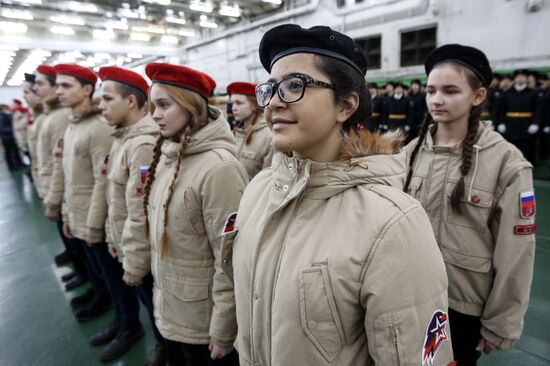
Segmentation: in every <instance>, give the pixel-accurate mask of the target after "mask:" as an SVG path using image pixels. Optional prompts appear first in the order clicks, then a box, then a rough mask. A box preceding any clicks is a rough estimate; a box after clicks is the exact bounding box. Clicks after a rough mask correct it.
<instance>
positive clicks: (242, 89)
mask: <svg viewBox="0 0 550 366" xmlns="http://www.w3.org/2000/svg"><path fill="white" fill-rule="evenodd" d="M227 94H229V95H233V94H244V95H251V96H255V95H256V84H253V83H245V82H242V81H235V82H234V83H231V84H229V85H228V86H227Z"/></svg>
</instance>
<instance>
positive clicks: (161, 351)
mask: <svg viewBox="0 0 550 366" xmlns="http://www.w3.org/2000/svg"><path fill="white" fill-rule="evenodd" d="M167 362H168V360H167V359H166V348H164V346H161V345H160V344H159V343H158V342H157V343H155V347H154V348H153V349H152V350H151V353H149V359H148V360H147V363H146V364H145V366H166V363H167Z"/></svg>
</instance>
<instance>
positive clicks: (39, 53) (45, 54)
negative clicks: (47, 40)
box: [29, 48, 52, 57]
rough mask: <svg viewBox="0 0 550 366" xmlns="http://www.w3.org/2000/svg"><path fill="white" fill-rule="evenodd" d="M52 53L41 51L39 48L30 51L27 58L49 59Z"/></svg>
mask: <svg viewBox="0 0 550 366" xmlns="http://www.w3.org/2000/svg"><path fill="white" fill-rule="evenodd" d="M51 55H52V53H51V52H50V51H46V50H41V49H39V48H37V49H35V50H32V51H31V53H30V55H29V56H41V57H50V56H51Z"/></svg>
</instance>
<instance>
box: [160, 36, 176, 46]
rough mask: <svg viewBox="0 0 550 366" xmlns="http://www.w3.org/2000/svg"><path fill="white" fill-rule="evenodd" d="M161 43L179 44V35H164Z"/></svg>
mask: <svg viewBox="0 0 550 366" xmlns="http://www.w3.org/2000/svg"><path fill="white" fill-rule="evenodd" d="M160 42H161V43H168V44H178V42H179V40H178V37H174V36H162V37H161V38H160Z"/></svg>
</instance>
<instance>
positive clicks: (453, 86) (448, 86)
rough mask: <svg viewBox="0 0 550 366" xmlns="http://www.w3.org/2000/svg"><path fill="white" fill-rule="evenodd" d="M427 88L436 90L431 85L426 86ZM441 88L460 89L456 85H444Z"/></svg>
mask: <svg viewBox="0 0 550 366" xmlns="http://www.w3.org/2000/svg"><path fill="white" fill-rule="evenodd" d="M426 88H435V86H434V85H431V84H428V85H426ZM441 88H458V89H460V87H459V86H458V85H454V84H448V85H442V86H441Z"/></svg>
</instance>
